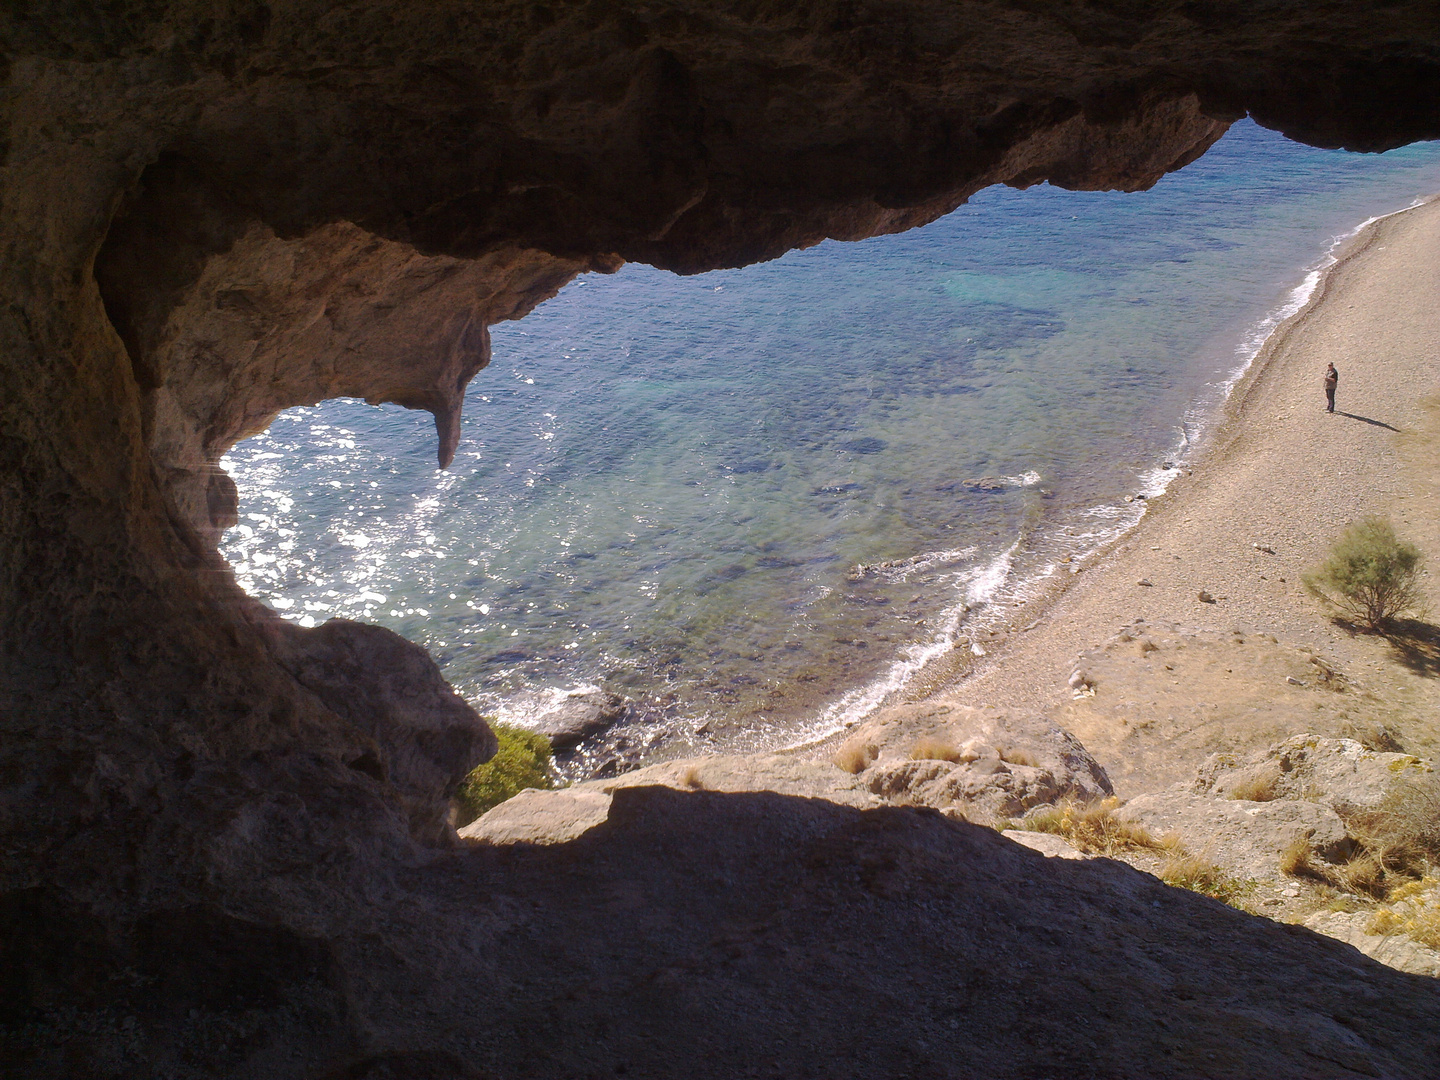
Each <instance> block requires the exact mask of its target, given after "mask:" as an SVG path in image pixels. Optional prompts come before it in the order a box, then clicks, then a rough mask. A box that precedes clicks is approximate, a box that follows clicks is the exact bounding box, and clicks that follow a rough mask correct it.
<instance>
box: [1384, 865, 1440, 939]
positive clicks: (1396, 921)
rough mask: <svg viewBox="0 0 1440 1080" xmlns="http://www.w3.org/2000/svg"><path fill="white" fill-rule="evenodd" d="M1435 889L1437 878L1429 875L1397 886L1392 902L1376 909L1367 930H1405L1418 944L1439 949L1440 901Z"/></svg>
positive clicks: (1439, 881) (1439, 886)
mask: <svg viewBox="0 0 1440 1080" xmlns="http://www.w3.org/2000/svg"><path fill="white" fill-rule="evenodd" d="M1435 889H1440V880H1437V879H1436V878H1434V877H1430V876H1426V877H1423V878H1421V879H1420V880H1418V881H1412V882H1408V883H1407V884H1405V885H1402V886H1400V887H1399V888H1398V889H1396V890H1395V891H1394V892H1393V893H1391V895H1390V902H1391V906H1390V907H1388V908H1381V909H1380V910H1379V911H1377V912H1375V915H1374V916H1373V917H1372V918H1371V920H1370V925H1369V926H1367V927H1366V930H1368V931H1369V932H1370V933H1372V934H1406V935H1408V936H1409V937H1411V938H1413V939H1414V940H1416V941H1418V942H1419V943H1420V944H1421V945H1427V946H1429V947H1430V948H1432V949H1440V902H1437V901H1436V899H1435V896H1436V893H1434V892H1433V891H1432V890H1435ZM1427 894H1428V896H1427Z"/></svg>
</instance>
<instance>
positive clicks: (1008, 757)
mask: <svg viewBox="0 0 1440 1080" xmlns="http://www.w3.org/2000/svg"><path fill="white" fill-rule="evenodd" d="M1000 760H1001V761H1003V762H1006V763H1007V764H1009V765H1028V766H1029V767H1030V768H1032V769H1037V768H1039V767H1040V763H1039V762H1038V761H1036V760H1035V756H1034V755H1033V754H1031V753H1030V752H1029V751H1026V750H1001V751H1000Z"/></svg>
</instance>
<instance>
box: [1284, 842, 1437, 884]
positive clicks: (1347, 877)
mask: <svg viewBox="0 0 1440 1080" xmlns="http://www.w3.org/2000/svg"><path fill="white" fill-rule="evenodd" d="M1424 867H1425V860H1424V856H1423V854H1422V853H1421V852H1420V850H1419V849H1418V848H1417V847H1415V846H1414V845H1413V844H1411V843H1409V842H1407V841H1405V840H1395V839H1389V840H1387V839H1383V838H1380V837H1377V836H1374V835H1370V836H1360V837H1358V838H1357V844H1356V847H1355V850H1354V853H1353V854H1352V855H1351V857H1350V858H1349V859H1347V860H1346V861H1345V862H1343V863H1330V862H1326V861H1325V860H1323V859H1318V858H1316V857H1315V853H1314V852H1313V851H1312V850H1311V848H1310V841H1309V840H1308V839H1307V838H1306V837H1303V836H1300V837H1296V838H1295V839H1294V840H1293V841H1291V843H1290V845H1289V847H1287V848H1286V849H1285V850H1284V851H1283V852H1281V854H1280V870H1281V872H1282V873H1285V874H1289V875H1290V876H1291V877H1297V878H1306V879H1308V880H1310V881H1315V882H1319V883H1320V884H1322V885H1329V886H1331V887H1332V888H1336V889H1340V890H1341V891H1343V892H1349V893H1357V894H1359V895H1361V896H1368V897H1370V898H1372V899H1375V900H1384V899H1386V898H1387V897H1389V896H1390V895H1391V893H1392V892H1393V891H1394V890H1396V889H1397V888H1400V887H1401V886H1404V885H1407V884H1409V883H1411V882H1413V881H1415V880H1416V879H1417V878H1418V877H1420V876H1421V874H1422V872H1423V870H1424Z"/></svg>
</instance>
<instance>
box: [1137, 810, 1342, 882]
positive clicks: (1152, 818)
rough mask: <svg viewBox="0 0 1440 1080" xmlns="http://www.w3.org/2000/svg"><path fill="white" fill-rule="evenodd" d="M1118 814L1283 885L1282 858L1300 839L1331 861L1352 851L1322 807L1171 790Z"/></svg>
mask: <svg viewBox="0 0 1440 1080" xmlns="http://www.w3.org/2000/svg"><path fill="white" fill-rule="evenodd" d="M1117 812H1118V813H1119V815H1120V816H1121V817H1122V818H1125V819H1126V820H1128V821H1133V822H1136V823H1137V824H1140V825H1143V826H1144V827H1145V828H1146V829H1147V830H1149V832H1150V833H1151V834H1152V835H1154V836H1157V837H1159V836H1165V835H1168V834H1171V833H1174V834H1175V835H1177V836H1178V837H1179V838H1180V840H1181V842H1182V843H1183V844H1184V845H1185V847H1186V849H1187V850H1189V851H1192V852H1194V853H1195V854H1197V855H1203V856H1204V857H1206V858H1208V859H1209V860H1210V861H1211V862H1214V863H1216V864H1217V865H1218V866H1220V867H1222V868H1223V869H1224V870H1225V871H1226V872H1228V873H1229V874H1231V875H1233V876H1234V877H1237V878H1242V879H1244V878H1256V879H1262V880H1263V879H1269V880H1284V879H1285V875H1284V873H1283V872H1282V871H1281V869H1280V856H1281V853H1282V852H1284V851H1285V849H1286V848H1288V847H1289V846H1290V845H1291V844H1293V843H1294V842H1295V841H1296V840H1297V839H1300V838H1304V839H1305V840H1306V841H1308V843H1309V845H1310V848H1311V850H1312V851H1313V852H1314V853H1315V854H1316V855H1317V856H1318V857H1320V858H1322V859H1326V860H1329V861H1339V860H1341V859H1343V858H1344V857H1345V855H1346V854H1348V852H1349V850H1350V841H1349V839H1348V838H1347V836H1346V833H1345V824H1344V822H1342V821H1341V820H1340V817H1339V815H1338V814H1336V813H1335V811H1334V810H1332V809H1331V808H1330V807H1328V806H1322V805H1320V804H1319V803H1312V802H1302V801H1295V800H1282V801H1278V802H1242V801H1240V800H1237V799H1217V798H1214V797H1212V796H1208V795H1196V794H1194V793H1192V792H1188V791H1184V790H1182V789H1171V790H1169V791H1158V792H1154V793H1152V794H1149V795H1141V796H1138V797H1137V798H1134V799H1131V800H1130V801H1129V802H1128V803H1126V804H1125V805H1124V806H1122V807H1121V808H1120V809H1119V811H1117Z"/></svg>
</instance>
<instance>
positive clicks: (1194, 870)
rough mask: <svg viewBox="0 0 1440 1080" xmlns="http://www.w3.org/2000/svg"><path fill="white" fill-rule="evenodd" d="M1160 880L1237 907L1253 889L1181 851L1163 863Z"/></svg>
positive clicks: (1211, 865)
mask: <svg viewBox="0 0 1440 1080" xmlns="http://www.w3.org/2000/svg"><path fill="white" fill-rule="evenodd" d="M1160 880H1161V881H1163V882H1165V884H1166V885H1173V886H1175V887H1176V888H1177V889H1189V890H1190V891H1191V892H1198V893H1202V894H1204V895H1205V896H1210V897H1213V898H1214V899H1216V900H1219V901H1221V902H1222V903H1226V904H1229V905H1230V906H1231V907H1239V908H1243V907H1244V902H1245V900H1246V898H1247V897H1249V895H1250V894H1251V893H1252V892H1254V891H1255V887H1256V883H1255V882H1254V881H1242V880H1240V879H1239V878H1235V877H1231V876H1230V875H1229V874H1227V873H1226V872H1225V871H1224V870H1223V869H1221V868H1220V867H1219V866H1216V865H1215V864H1214V863H1213V862H1211V861H1210V860H1209V859H1207V858H1205V857H1204V856H1203V855H1189V854H1184V853H1181V852H1176V853H1174V854H1172V855H1171V856H1170V858H1168V859H1166V860H1165V865H1164V866H1162V867H1161V868H1160Z"/></svg>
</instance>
